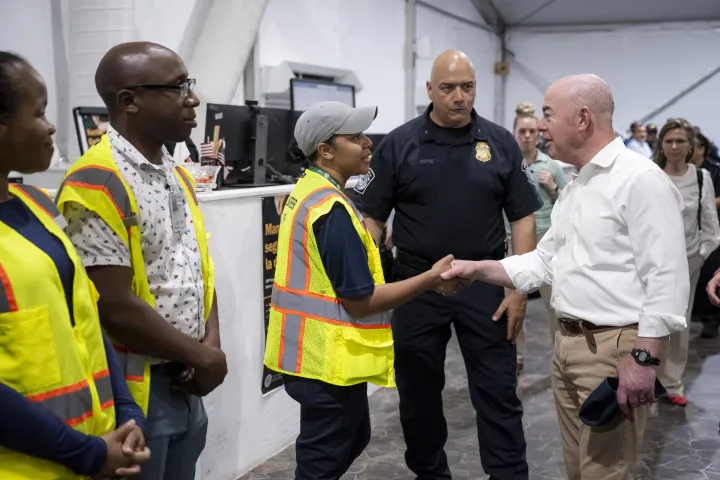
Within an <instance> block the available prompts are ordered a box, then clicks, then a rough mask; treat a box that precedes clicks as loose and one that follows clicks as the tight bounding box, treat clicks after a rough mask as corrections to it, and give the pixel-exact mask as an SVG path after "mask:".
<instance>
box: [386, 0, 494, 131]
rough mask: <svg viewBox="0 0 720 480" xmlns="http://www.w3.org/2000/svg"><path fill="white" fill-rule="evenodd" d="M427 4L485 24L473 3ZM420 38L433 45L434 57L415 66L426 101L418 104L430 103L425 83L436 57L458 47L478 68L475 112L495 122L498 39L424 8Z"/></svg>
mask: <svg viewBox="0 0 720 480" xmlns="http://www.w3.org/2000/svg"><path fill="white" fill-rule="evenodd" d="M426 1H427V3H430V4H432V5H434V6H436V7H438V8H441V9H443V10H445V11H448V12H451V13H453V14H455V15H458V16H460V17H462V18H466V19H468V20H471V21H473V22H476V23H479V24H484V23H485V22H484V21H483V19H482V17H481V16H480V14H479V13H478V11H477V9H476V8H475V7H474V6H473V4H472V2H471V1H470V0H426ZM398 3H402V2H398ZM417 36H418V39H428V40H429V43H430V52H429V53H430V55H427V56H424V58H418V60H417V62H416V67H415V68H416V71H415V77H416V87H417V89H418V93H417V94H416V98H417V99H418V100H422V101H423V103H419V102H418V104H419V105H427V103H428V102H429V100H428V99H427V94H426V93H425V82H426V81H427V80H429V79H430V70H431V68H432V63H433V61H434V60H435V58H436V57H437V56H438V55H439V54H441V53H442V52H444V51H445V50H449V49H453V48H457V49H460V50H462V51H463V52H465V53H466V54H467V55H468V56H469V57H470V59H471V60H472V61H473V64H474V65H475V74H476V78H477V97H476V99H475V109H476V110H477V112H478V113H479V114H480V115H482V116H484V117H485V118H488V119H490V120H492V119H493V108H494V102H495V74H494V73H493V65H494V62H495V52H496V50H497V44H498V41H497V37H496V36H495V35H494V34H492V33H489V32H487V31H485V30H481V29H480V28H478V27H475V26H472V25H469V24H467V23H464V22H460V21H458V20H456V19H454V18H451V17H448V16H446V15H443V14H441V13H438V12H435V11H433V10H431V9H429V8H425V7H423V6H421V5H418V8H417Z"/></svg>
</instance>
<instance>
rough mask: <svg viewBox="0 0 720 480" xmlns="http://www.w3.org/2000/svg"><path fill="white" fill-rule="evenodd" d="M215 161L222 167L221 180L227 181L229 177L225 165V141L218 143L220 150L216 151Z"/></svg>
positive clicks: (228, 171)
mask: <svg viewBox="0 0 720 480" xmlns="http://www.w3.org/2000/svg"><path fill="white" fill-rule="evenodd" d="M217 161H218V163H219V164H220V165H221V166H222V172H223V180H227V177H228V175H230V170H228V168H227V166H226V165H225V139H223V140H221V141H220V148H218V151H217Z"/></svg>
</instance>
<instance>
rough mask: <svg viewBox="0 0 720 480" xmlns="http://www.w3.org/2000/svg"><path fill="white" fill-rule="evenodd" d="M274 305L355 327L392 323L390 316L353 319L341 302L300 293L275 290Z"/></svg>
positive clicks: (273, 294)
mask: <svg viewBox="0 0 720 480" xmlns="http://www.w3.org/2000/svg"><path fill="white" fill-rule="evenodd" d="M272 303H273V304H274V305H275V306H277V307H278V308H281V309H285V310H290V311H293V312H298V313H305V314H307V315H309V316H315V317H320V318H325V319H328V320H334V321H337V322H344V323H352V324H355V325H383V324H387V323H390V321H389V320H390V318H389V315H373V316H370V317H365V318H354V317H352V316H351V315H350V314H349V313H348V312H347V310H345V308H343V306H342V305H341V304H340V302H337V301H334V300H323V299H320V298H314V297H310V296H307V295H302V294H299V293H293V292H286V291H283V290H279V289H277V288H273V291H272Z"/></svg>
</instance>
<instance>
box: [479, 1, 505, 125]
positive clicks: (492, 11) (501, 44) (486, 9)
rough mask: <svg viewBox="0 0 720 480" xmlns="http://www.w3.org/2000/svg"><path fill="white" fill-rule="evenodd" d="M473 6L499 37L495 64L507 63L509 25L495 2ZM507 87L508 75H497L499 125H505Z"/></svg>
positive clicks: (496, 115)
mask: <svg viewBox="0 0 720 480" xmlns="http://www.w3.org/2000/svg"><path fill="white" fill-rule="evenodd" d="M472 3H473V5H475V8H476V9H477V11H478V12H479V13H480V16H481V17H482V18H483V20H485V23H487V24H488V25H490V27H491V28H492V31H493V33H495V35H496V36H497V39H498V46H497V51H496V52H495V62H496V63H505V62H506V61H507V49H506V42H507V30H508V24H507V22H506V21H505V19H504V18H503V16H502V15H500V11H499V10H498V9H497V7H496V6H495V4H494V3H493V0H472ZM506 85H507V73H504V74H499V73H497V71H496V73H495V105H494V108H493V121H495V123H497V124H498V125H503V124H504V123H505V97H506V93H505V92H506Z"/></svg>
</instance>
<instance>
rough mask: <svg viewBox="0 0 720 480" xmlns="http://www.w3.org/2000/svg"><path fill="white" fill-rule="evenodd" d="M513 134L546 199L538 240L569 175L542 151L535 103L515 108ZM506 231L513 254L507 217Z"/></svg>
mask: <svg viewBox="0 0 720 480" xmlns="http://www.w3.org/2000/svg"><path fill="white" fill-rule="evenodd" d="M513 134H514V135H515V140H516V141H517V142H518V145H520V150H522V153H523V157H524V158H525V162H526V163H527V171H526V172H525V173H527V174H528V176H530V177H531V178H532V181H533V183H534V184H535V187H536V188H537V191H538V195H539V196H540V199H541V200H542V202H543V205H542V207H540V209H539V210H537V211H536V212H535V233H536V235H537V241H538V242H539V241H540V239H541V238H542V237H543V235H545V233H546V232H547V231H548V230H549V229H550V213H551V212H552V209H553V204H554V203H555V201H556V200H557V198H558V196H559V195H560V190H562V189H563V188H564V187H565V184H566V183H567V182H566V181H565V174H564V172H563V171H562V167H561V166H560V162H558V161H557V160H553V159H552V158H550V157H548V156H547V155H546V154H544V153H543V152H541V151H540V150H538V148H537V143H538V137H539V132H538V118H537V117H536V116H535V107H533V105H532V104H531V103H528V102H523V103H520V104H519V105H518V106H517V108H516V109H515V121H514V122H513ZM505 231H506V232H507V245H508V255H512V249H511V247H510V246H511V245H512V243H511V242H510V224H509V223H508V221H507V218H505ZM551 293H552V286H550V285H545V286H544V287H542V288H541V289H540V297H541V298H542V300H543V303H544V304H545V308H546V309H547V312H548V327H549V330H550V338H551V339H552V340H553V342H554V341H555V332H556V331H557V329H558V319H557V316H556V315H555V311H554V310H553V308H552V307H551V306H550V298H551ZM516 344H517V364H518V374H519V373H521V372H522V370H523V366H524V354H525V327H523V328H522V330H520V335H519V336H518V338H517V340H516Z"/></svg>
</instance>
